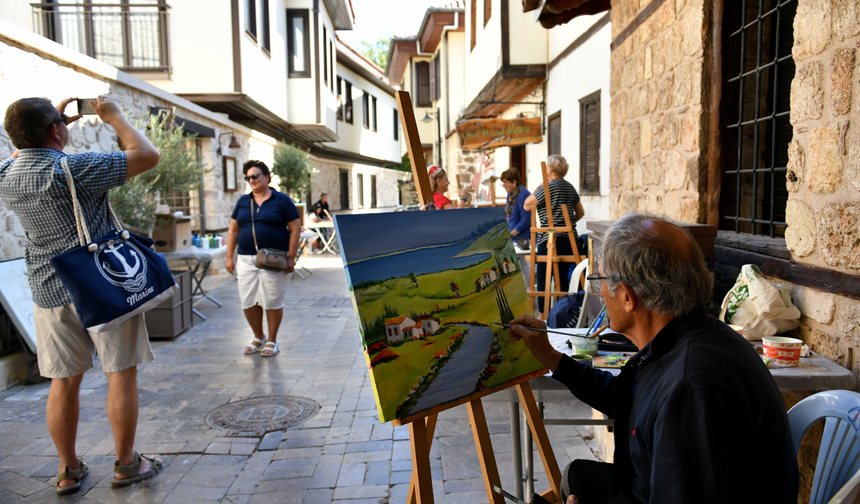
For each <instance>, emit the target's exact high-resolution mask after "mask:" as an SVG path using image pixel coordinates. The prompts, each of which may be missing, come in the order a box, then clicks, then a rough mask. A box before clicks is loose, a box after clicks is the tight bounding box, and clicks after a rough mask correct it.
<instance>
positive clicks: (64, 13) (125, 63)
mask: <svg viewBox="0 0 860 504" xmlns="http://www.w3.org/2000/svg"><path fill="white" fill-rule="evenodd" d="M31 7H32V8H33V26H34V27H35V29H36V32H37V33H38V34H39V35H41V36H43V37H45V38H49V39H51V40H53V41H55V42H58V43H60V44H62V45H64V46H66V47H69V48H71V49H74V50H76V51H78V52H80V53H83V54H86V55H87V56H90V57H91V58H95V59H97V60H99V61H102V62H104V63H107V64H109V65H111V66H114V67H117V68H119V69H120V70H124V71H147V72H169V71H170V51H169V50H168V37H167V34H168V30H167V9H169V7H168V5H167V4H166V3H165V1H164V0H136V1H135V2H112V1H108V0H105V1H104V2H102V3H99V2H90V1H86V2H83V1H82V2H80V3H50V2H45V3H36V4H31Z"/></svg>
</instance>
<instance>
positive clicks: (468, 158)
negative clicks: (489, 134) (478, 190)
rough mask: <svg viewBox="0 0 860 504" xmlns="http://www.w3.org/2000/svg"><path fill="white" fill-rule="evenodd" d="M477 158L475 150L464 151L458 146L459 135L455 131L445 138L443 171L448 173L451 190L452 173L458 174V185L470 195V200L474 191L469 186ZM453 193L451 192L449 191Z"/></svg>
mask: <svg viewBox="0 0 860 504" xmlns="http://www.w3.org/2000/svg"><path fill="white" fill-rule="evenodd" d="M477 160H478V155H477V154H476V153H475V152H468V151H464V150H462V149H461V148H460V137H459V136H458V135H457V133H456V132H454V133H451V134H450V135H449V136H448V137H446V138H445V165H444V168H445V171H446V172H447V173H448V179H449V180H450V181H451V188H450V189H449V192H451V191H452V190H456V189H455V188H454V185H455V184H454V181H455V179H454V177H453V175H455V174H456V175H459V176H460V185H461V186H462V187H463V190H464V191H466V192H468V193H469V194H470V195H471V198H470V201H475V191H473V190H472V189H471V187H470V185H471V184H472V178H473V177H474V176H475V168H476V163H477ZM451 194H453V193H451Z"/></svg>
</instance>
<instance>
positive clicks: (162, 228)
mask: <svg viewBox="0 0 860 504" xmlns="http://www.w3.org/2000/svg"><path fill="white" fill-rule="evenodd" d="M155 217H156V221H155V225H156V228H155V229H153V230H152V239H153V240H155V250H156V251H157V252H175V251H177V250H184V249H186V248H188V247H190V246H191V218H190V217H174V216H173V215H170V214H156V215H155Z"/></svg>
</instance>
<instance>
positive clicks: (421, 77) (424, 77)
mask: <svg viewBox="0 0 860 504" xmlns="http://www.w3.org/2000/svg"><path fill="white" fill-rule="evenodd" d="M415 77H416V82H415V91H416V92H415V94H416V95H417V96H418V101H417V103H416V104H415V105H416V106H417V107H429V106H430V63H428V62H427V61H419V62H418V63H415Z"/></svg>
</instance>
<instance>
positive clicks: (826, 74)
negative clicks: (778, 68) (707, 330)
mask: <svg viewBox="0 0 860 504" xmlns="http://www.w3.org/2000/svg"><path fill="white" fill-rule="evenodd" d="M858 19H860V0H800V1H799V2H798V5H797V15H796V17H795V22H794V33H795V35H794V47H793V55H794V60H795V64H796V67H797V71H796V73H795V77H794V80H793V81H792V85H791V124H792V126H793V127H794V137H793V140H792V143H791V145H790V147H789V161H788V173H787V177H786V178H787V179H788V181H787V186H788V191H789V199H788V207H787V209H786V221H787V222H788V229H787V230H786V233H785V241H786V245H787V247H788V249H789V251H791V255H792V259H793V260H795V261H797V262H802V263H806V264H809V265H812V266H817V267H821V268H826V269H831V270H836V271H840V272H844V273H848V274H852V275H860V111H859V110H858V107H859V106H860V89H858V81H860V69H858V63H860V61H858V55H857V51H858V49H857V47H858V46H860V22H858ZM858 281H860V277H858ZM783 283H785V282H783ZM793 291H794V292H793V294H794V296H793V299H794V302H795V304H797V306H798V307H799V308H800V311H801V313H802V314H803V319H802V322H803V325H801V328H800V329H799V331H798V332H799V334H800V337H801V338H803V340H804V341H806V342H807V343H808V344H809V345H810V346H811V347H812V349H813V350H815V351H817V352H820V353H822V354H823V355H824V356H826V357H827V358H829V359H831V360H833V361H834V362H836V363H838V364H841V365H843V366H845V367H847V368H848V369H851V370H853V372H854V376H855V379H858V382H857V385H855V390H860V352H857V351H856V349H857V348H858V346H860V300H855V299H850V298H846V297H841V296H836V295H834V294H831V293H828V292H825V291H822V290H816V289H811V288H808V287H801V286H793Z"/></svg>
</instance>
